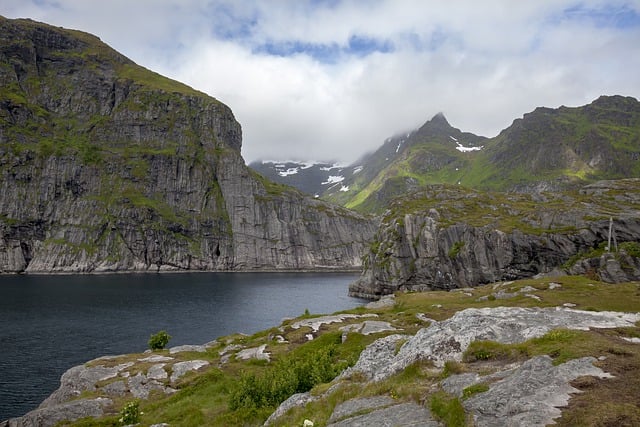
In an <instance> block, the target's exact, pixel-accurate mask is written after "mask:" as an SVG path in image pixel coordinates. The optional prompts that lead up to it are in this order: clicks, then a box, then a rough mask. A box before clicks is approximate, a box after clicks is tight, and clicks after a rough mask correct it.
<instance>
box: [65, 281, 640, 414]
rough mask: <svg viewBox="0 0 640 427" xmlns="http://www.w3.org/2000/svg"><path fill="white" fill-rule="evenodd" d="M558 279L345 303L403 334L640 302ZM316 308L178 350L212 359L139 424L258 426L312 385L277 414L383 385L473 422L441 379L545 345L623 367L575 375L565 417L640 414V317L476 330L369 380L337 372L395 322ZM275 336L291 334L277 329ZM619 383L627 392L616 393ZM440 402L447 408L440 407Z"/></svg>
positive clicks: (377, 391)
mask: <svg viewBox="0 0 640 427" xmlns="http://www.w3.org/2000/svg"><path fill="white" fill-rule="evenodd" d="M553 282H554V283H555V284H554V285H553V286H550V283H551V281H550V280H549V279H535V280H524V281H518V282H508V283H502V284H494V285H488V286H483V287H478V288H474V289H473V290H463V291H459V292H428V293H410V294H399V295H397V296H396V301H395V304H393V305H391V306H388V307H382V308H377V309H373V308H372V309H365V308H364V307H361V308H357V309H354V310H350V311H348V312H345V313H343V314H346V313H348V314H352V315H365V314H369V315H376V316H377V317H376V320H379V321H387V322H389V323H390V324H391V325H392V326H393V327H395V328H397V329H399V330H400V332H399V333H403V334H409V335H412V334H415V333H416V332H417V331H418V329H420V328H423V327H425V326H427V325H428V321H425V320H420V319H434V320H438V321H441V320H444V319H447V318H449V317H451V316H452V315H453V314H454V313H455V312H457V311H459V310H462V309H464V308H469V307H475V308H480V307H497V306H519V307H554V306H561V305H563V304H565V303H571V304H575V308H576V309H582V310H591V311H625V312H636V311H638V310H640V287H639V284H638V283H627V284H620V285H609V284H604V283H599V282H594V281H593V280H589V279H586V278H583V277H560V278H555V279H554V280H553ZM496 289H499V290H500V291H504V292H508V293H513V295H514V296H513V297H511V298H509V299H497V298H495V297H494V296H493V295H495V294H496ZM525 289H526V291H525ZM531 295H534V296H535V298H534V297H532V296H531ZM314 317H316V316H314V315H308V314H307V315H303V316H301V317H299V318H297V319H292V320H287V321H285V322H284V323H283V324H282V325H280V327H278V328H272V329H270V330H266V331H263V332H259V333H257V334H254V335H252V336H242V335H233V336H228V337H222V338H219V339H218V340H217V342H216V344H215V345H214V346H212V347H210V348H209V349H208V351H207V352H206V353H180V356H179V358H180V360H188V359H196V358H197V359H205V360H207V361H209V362H211V367H208V368H204V369H200V370H199V371H197V372H193V373H190V374H188V375H186V376H185V377H184V378H183V379H181V380H180V383H179V385H178V392H177V393H175V394H173V395H171V396H164V395H162V394H156V395H152V396H150V398H149V399H147V400H142V401H140V403H139V405H140V410H141V411H142V412H143V415H141V417H140V421H141V425H143V426H147V425H151V424H154V423H161V422H164V423H169V424H170V425H172V426H201V425H210V426H218V425H219V426H232V425H238V426H239V425H262V423H263V422H264V420H265V419H266V418H267V416H268V415H269V414H270V413H271V412H272V411H273V410H274V409H275V408H276V406H277V405H278V403H279V401H282V400H284V399H285V398H286V397H288V396H289V395H290V394H292V393H293V392H296V391H305V390H309V389H310V390H311V394H312V395H315V396H320V395H323V397H322V398H321V399H319V400H317V401H315V402H312V403H309V404H307V405H305V406H302V407H298V408H296V409H294V410H292V411H290V412H289V413H287V414H286V415H285V416H283V417H282V418H280V419H279V420H277V421H276V423H275V424H274V425H276V426H293V425H302V424H303V421H304V420H305V419H308V420H311V421H313V423H314V425H315V426H323V425H326V423H327V420H328V418H329V416H330V414H331V413H332V411H333V409H334V408H335V407H336V406H337V405H338V404H339V403H341V402H344V401H346V400H348V399H350V398H353V397H367V396H380V395H385V396H391V397H392V398H393V399H394V400H396V401H398V402H416V403H418V404H419V405H425V406H428V407H431V410H432V412H433V413H434V414H435V415H436V416H440V417H441V418H442V420H443V421H444V423H445V425H466V424H465V423H466V421H465V420H466V419H467V415H466V414H464V409H462V406H461V405H460V402H459V401H458V400H457V399H454V398H452V397H451V396H447V395H443V394H442V393H441V392H437V389H438V386H437V385H438V383H439V382H440V381H441V380H442V379H443V378H445V377H446V376H448V375H451V374H453V373H462V372H481V373H482V372H484V373H485V374H486V373H487V372H494V371H495V370H496V369H497V368H498V367H501V366H504V365H506V364H508V363H513V362H522V361H523V360H526V359H528V358H531V357H533V356H536V355H541V354H548V355H550V356H551V357H552V358H553V359H554V363H555V364H559V363H563V362H566V361H568V360H572V359H575V358H579V357H583V356H595V357H603V358H602V360H601V361H600V362H598V365H599V366H601V367H602V368H603V369H604V370H605V371H607V372H611V373H613V374H614V376H615V377H614V378H611V379H606V380H596V379H594V378H588V377H585V379H583V380H581V381H577V382H576V383H575V384H574V386H576V387H577V388H579V389H581V390H582V391H583V393H582V394H580V395H579V396H575V397H573V398H572V399H571V400H570V402H569V405H568V406H567V407H566V408H563V411H562V412H563V413H562V417H561V418H560V419H559V420H558V425H560V426H569V425H575V422H576V420H580V422H581V423H583V424H584V425H596V424H598V423H600V424H599V425H613V424H607V423H612V422H615V420H618V421H617V422H625V421H627V422H631V423H632V424H633V422H638V421H640V411H639V410H638V406H637V405H638V403H640V402H639V401H638V399H639V396H640V350H639V349H638V345H637V344H632V343H630V342H626V341H624V340H622V339H621V338H620V337H628V338H633V337H635V338H638V337H640V325H636V327H632V328H617V329H610V330H606V329H605V330H591V331H575V330H554V331H551V332H549V333H548V334H546V335H545V336H543V337H542V338H537V339H533V340H529V341H526V342H524V343H520V344H512V345H504V344H497V343H491V342H486V341H479V342H476V343H473V344H472V345H471V346H470V347H469V350H468V351H467V352H466V353H465V355H464V359H463V362H461V363H458V362H455V363H454V362H451V363H447V364H445V367H444V369H437V368H434V366H432V365H430V364H429V363H428V362H417V363H415V364H414V365H411V366H410V367H409V368H407V369H406V370H405V371H403V372H401V373H399V374H397V375H395V376H393V377H391V378H389V379H386V380H384V381H381V382H378V383H371V382H367V381H365V380H364V379H363V378H359V377H357V376H355V377H347V378H345V379H343V380H341V381H333V382H332V381H331V379H332V378H333V376H335V375H336V374H337V373H338V371H340V370H341V369H342V368H344V367H346V366H348V365H351V364H353V363H354V362H355V361H356V359H357V358H358V355H359V353H360V352H361V351H362V349H363V348H364V347H365V346H366V345H367V344H369V343H371V342H373V341H374V340H375V339H377V338H380V337H382V336H385V335H389V334H391V333H393V332H391V331H388V332H380V333H376V334H373V335H368V336H365V335H360V334H358V333H349V334H348V335H346V337H347V338H346V340H345V341H344V342H343V341H342V339H341V336H342V335H343V333H342V332H340V331H339V328H341V327H343V326H344V325H345V324H351V323H356V322H361V321H362V319H361V318H360V319H346V320H345V321H344V322H338V323H331V324H324V325H323V326H322V327H321V328H320V330H319V331H317V332H313V331H312V329H311V328H309V327H307V326H301V327H299V328H297V329H296V328H294V325H296V323H298V322H300V321H303V322H304V321H305V320H312V319H313V318H314ZM169 332H170V331H169ZM396 333H398V332H396ZM307 334H313V336H314V337H315V338H314V339H313V340H312V341H308V339H307V337H306V335H307ZM277 336H280V337H281V338H283V339H284V341H283V340H282V339H276V337H277ZM231 345H236V346H238V347H242V348H255V347H258V346H260V345H266V348H265V351H266V352H268V353H270V354H271V361H269V362H267V361H264V360H249V361H242V360H239V359H236V358H235V357H231V358H228V357H227V359H228V361H225V358H224V356H221V353H223V354H228V351H227V350H225V349H229V348H231V347H230V346H231ZM238 347H236V348H238ZM225 351H227V353H225ZM157 354H163V355H168V352H167V351H160V352H157ZM142 356H143V355H124V356H121V357H118V358H115V359H111V360H109V361H108V363H109V364H110V365H118V364H122V363H126V362H135V363H136V365H134V366H133V367H131V368H129V370H130V371H132V372H133V371H139V372H144V371H146V369H148V367H149V366H146V365H144V364H140V363H139V362H137V359H138V358H139V357H142ZM92 363H94V364H97V363H105V361H99V362H98V361H95V362H92ZM115 380H117V378H116V379H112V380H107V381H105V382H104V383H105V384H103V385H106V384H107V383H108V382H112V381H115ZM330 386H332V387H331V388H330ZM614 390H624V391H625V392H624V393H616V392H614ZM482 391H483V390H481V389H480V388H478V387H476V388H474V389H473V390H469V391H468V393H467V395H469V396H470V395H472V394H473V393H478V392H482ZM96 395H99V393H98V392H92V393H86V394H85V395H84V396H83V397H92V396H96ZM130 401H131V398H130V397H126V396H124V397H121V398H116V399H115V402H114V405H113V408H112V409H113V411H114V412H115V414H114V415H113V416H107V417H105V418H103V419H101V420H94V419H86V420H81V421H78V422H75V423H71V424H64V425H74V426H115V425H119V423H118V418H119V417H120V414H119V411H120V410H121V408H123V407H124V405H125V404H126V403H127V402H130ZM456 401H457V403H456ZM442 405H444V406H445V407H446V408H449V409H446V410H441V409H438V408H439V407H440V406H442ZM603 423H604V424H603ZM632 424H626V425H632ZM619 425H621V424H619Z"/></svg>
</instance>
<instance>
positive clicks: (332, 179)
mask: <svg viewBox="0 0 640 427" xmlns="http://www.w3.org/2000/svg"><path fill="white" fill-rule="evenodd" d="M342 181H344V176H340V175H337V176H336V175H329V178H327V181H326V182H323V183H322V185H327V184H337V183H339V182H342Z"/></svg>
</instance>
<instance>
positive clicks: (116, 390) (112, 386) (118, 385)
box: [101, 381, 127, 396]
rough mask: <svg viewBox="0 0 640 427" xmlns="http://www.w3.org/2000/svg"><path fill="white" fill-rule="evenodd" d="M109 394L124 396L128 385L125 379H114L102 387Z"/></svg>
mask: <svg viewBox="0 0 640 427" xmlns="http://www.w3.org/2000/svg"><path fill="white" fill-rule="evenodd" d="M101 390H102V392H103V393H106V394H107V395H108V396H124V395H125V393H126V392H127V385H126V384H125V382H124V381H114V382H112V383H109V384H107V385H106V386H104V387H102V388H101Z"/></svg>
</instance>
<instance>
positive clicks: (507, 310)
mask: <svg viewBox="0 0 640 427" xmlns="http://www.w3.org/2000/svg"><path fill="white" fill-rule="evenodd" d="M639 320H640V313H618V312H591V311H580V310H573V309H568V308H520V307H494V308H480V309H476V308H468V309H466V310H462V311H459V312H457V313H455V314H454V315H453V316H452V317H451V318H449V319H446V320H443V321H441V322H437V323H434V324H432V325H430V326H428V327H426V328H423V329H420V330H419V331H418V332H417V333H416V335H415V336H413V337H409V338H408V337H405V336H401V335H391V336H388V337H385V338H381V339H379V340H376V341H374V342H373V343H372V344H370V345H369V346H367V348H365V350H364V351H363V352H362V353H361V354H360V358H359V359H358V362H356V364H355V365H354V366H353V367H351V368H349V369H348V370H347V371H345V372H348V373H349V374H352V373H356V372H357V373H361V374H363V375H365V376H366V377H367V378H370V379H373V380H375V381H380V380H383V379H385V378H388V377H389V376H391V375H393V374H395V373H397V372H399V371H401V370H403V369H404V368H406V367H407V366H409V365H410V364H412V363H414V362H416V361H418V360H430V361H432V362H433V363H434V364H435V365H436V366H438V367H442V366H444V363H445V362H446V361H447V360H458V361H459V360H461V358H462V353H463V352H464V350H465V349H466V348H467V347H468V345H469V344H470V343H471V342H472V341H476V340H493V341H497V342H501V343H506V344H512V343H517V342H522V341H526V340H528V339H530V338H535V337H540V336H542V335H544V334H545V333H547V332H549V331H550V330H552V329H556V328H567V329H580V330H587V329H589V328H615V327H625V326H633V325H634V324H635V322H637V321H639ZM403 339H408V340H407V342H406V343H404V344H403V345H402V347H401V348H400V349H397V348H396V345H397V344H396V343H397V342H398V341H400V340H403Z"/></svg>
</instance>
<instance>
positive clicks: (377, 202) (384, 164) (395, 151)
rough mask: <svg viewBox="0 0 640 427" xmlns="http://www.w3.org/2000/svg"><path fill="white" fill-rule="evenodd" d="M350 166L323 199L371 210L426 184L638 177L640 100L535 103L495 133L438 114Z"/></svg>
mask: <svg viewBox="0 0 640 427" xmlns="http://www.w3.org/2000/svg"><path fill="white" fill-rule="evenodd" d="M351 167H352V168H354V169H355V168H356V167H357V168H358V170H359V173H358V174H357V175H352V176H348V175H346V176H345V179H344V181H343V182H342V187H341V188H347V189H348V190H347V191H338V189H336V188H333V189H330V190H328V191H326V192H325V193H324V194H323V195H322V197H323V198H324V199H326V200H330V201H332V202H335V203H340V204H342V205H344V206H346V207H349V208H352V209H356V210H359V211H362V212H375V213H382V212H383V211H384V210H385V209H386V208H387V206H388V205H389V203H390V202H391V201H392V200H393V199H394V198H395V197H398V196H400V195H403V194H405V193H407V192H410V191H414V190H417V189H420V188H424V186H426V185H430V184H454V185H463V186H465V187H468V188H475V189H481V190H498V191H519V192H537V191H542V190H563V189H568V188H577V187H579V186H580V185H584V184H586V183H590V182H595V181H598V180H603V179H620V178H630V177H640V103H639V102H638V101H637V100H636V99H635V98H631V97H622V96H602V97H600V98H598V99H597V100H595V101H594V102H592V103H591V104H588V105H585V106H582V107H575V108H569V107H560V108H558V109H551V108H542V107H541V108H537V109H535V110H534V111H533V112H531V113H527V114H525V115H524V116H523V117H522V118H520V119H516V120H515V121H514V122H513V124H512V125H511V126H509V127H508V128H507V129H505V130H503V131H502V132H501V133H500V134H499V135H498V136H496V137H494V138H485V137H481V136H477V135H474V134H471V133H467V132H462V131H460V130H459V129H456V128H454V127H452V126H451V125H450V124H449V123H448V121H447V119H446V118H445V117H444V115H443V114H441V113H439V114H437V115H436V116H434V117H433V118H432V119H431V120H429V121H427V122H426V123H425V124H424V125H423V126H422V127H421V128H419V129H418V130H416V131H413V132H409V133H404V134H401V135H398V136H395V137H393V138H389V139H387V140H386V141H385V142H384V144H383V145H382V146H381V147H380V148H379V149H378V150H377V151H375V152H374V153H372V154H370V155H368V156H365V157H364V158H363V159H362V160H361V161H360V162H358V163H356V164H354V165H352V166H351Z"/></svg>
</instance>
